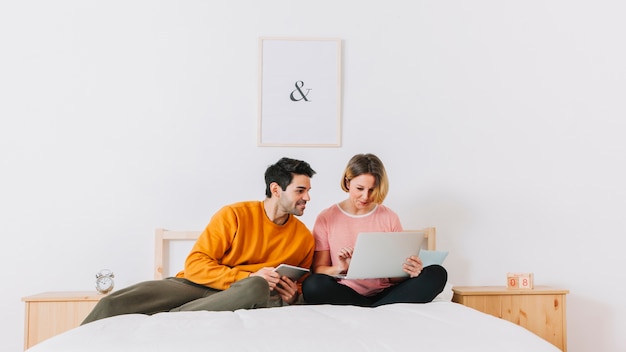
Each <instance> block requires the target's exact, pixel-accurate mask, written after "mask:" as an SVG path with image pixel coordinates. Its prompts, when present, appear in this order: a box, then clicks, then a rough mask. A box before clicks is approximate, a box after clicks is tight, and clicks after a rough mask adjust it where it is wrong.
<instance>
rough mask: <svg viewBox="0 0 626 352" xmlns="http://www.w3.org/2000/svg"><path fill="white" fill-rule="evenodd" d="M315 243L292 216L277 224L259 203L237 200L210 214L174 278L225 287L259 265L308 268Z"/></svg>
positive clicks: (261, 203)
mask: <svg viewBox="0 0 626 352" xmlns="http://www.w3.org/2000/svg"><path fill="white" fill-rule="evenodd" d="M314 248H315V240H314V239H313V236H312V235H311V231H309V229H308V228H307V227H306V226H305V225H304V224H303V223H302V222H301V221H300V220H298V219H296V218H295V216H293V215H290V216H289V219H288V220H287V222H286V223H285V224H284V225H277V224H275V223H273V222H272V221H270V220H269V219H268V218H267V216H266V215H265V210H264V208H263V202H261V201H249V202H241V203H235V204H232V205H228V206H225V207H223V208H222V209H220V210H219V211H218V212H217V213H216V214H215V215H214V216H213V218H212V219H211V221H210V222H209V224H208V225H207V227H206V229H205V230H204V232H202V234H201V235H200V237H199V238H198V240H197V241H196V243H195V244H194V246H193V248H192V249H191V252H190V253H189V255H188V256H187V260H186V261H185V269H184V270H183V271H181V272H179V273H178V274H177V275H176V277H183V278H185V279H187V280H190V281H193V282H195V283H197V284H201V285H206V286H208V287H211V288H215V289H218V290H225V289H227V288H229V287H230V285H231V284H232V283H234V282H235V281H238V280H241V279H245V278H246V277H248V276H249V275H250V274H251V273H253V272H256V271H257V270H259V269H261V268H263V267H276V266H278V265H279V264H281V263H285V264H290V265H296V266H300V267H304V268H310V267H311V264H312V261H313V250H314Z"/></svg>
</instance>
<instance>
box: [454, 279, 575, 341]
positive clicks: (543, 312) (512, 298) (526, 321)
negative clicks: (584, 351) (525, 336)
mask: <svg viewBox="0 0 626 352" xmlns="http://www.w3.org/2000/svg"><path fill="white" fill-rule="evenodd" d="M452 291H453V292H454V296H453V298H452V301H453V302H457V303H461V304H463V305H465V306H468V307H471V308H474V309H476V310H479V311H481V312H484V313H487V314H491V315H493V316H496V317H498V318H502V319H506V320H508V321H510V322H513V323H515V324H517V325H520V326H523V327H525V328H526V329H528V330H530V331H532V332H533V333H535V334H537V335H539V336H540V337H542V338H543V339H545V340H547V341H549V342H550V343H552V344H553V345H555V346H556V347H558V348H560V349H561V350H562V351H566V350H567V336H566V327H565V323H566V321H565V295H566V294H568V293H569V291H568V290H559V289H555V288H551V287H547V286H535V288H534V289H532V290H513V289H507V288H506V286H455V287H453V288H452Z"/></svg>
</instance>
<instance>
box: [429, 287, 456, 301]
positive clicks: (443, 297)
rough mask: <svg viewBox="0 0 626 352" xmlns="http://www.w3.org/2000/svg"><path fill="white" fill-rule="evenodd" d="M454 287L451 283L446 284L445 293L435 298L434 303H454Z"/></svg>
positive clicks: (442, 292)
mask: <svg viewBox="0 0 626 352" xmlns="http://www.w3.org/2000/svg"><path fill="white" fill-rule="evenodd" d="M452 286H454V285H452V284H451V283H449V282H446V286H444V288H443V291H441V293H440V294H438V295H437V297H435V298H434V299H433V300H432V302H452V296H454V292H453V291H452Z"/></svg>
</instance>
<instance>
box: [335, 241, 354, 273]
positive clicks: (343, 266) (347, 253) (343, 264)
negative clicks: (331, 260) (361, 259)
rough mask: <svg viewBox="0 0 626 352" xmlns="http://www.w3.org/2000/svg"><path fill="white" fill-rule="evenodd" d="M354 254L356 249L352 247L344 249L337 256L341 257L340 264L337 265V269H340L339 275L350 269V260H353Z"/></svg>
mask: <svg viewBox="0 0 626 352" xmlns="http://www.w3.org/2000/svg"><path fill="white" fill-rule="evenodd" d="M353 252H354V248H352V247H343V248H341V249H340V250H339V251H338V252H337V256H338V257H339V263H337V267H338V268H339V274H342V273H345V272H347V271H348V267H349V266H350V259H352V253H353Z"/></svg>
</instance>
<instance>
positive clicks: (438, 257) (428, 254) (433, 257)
mask: <svg viewBox="0 0 626 352" xmlns="http://www.w3.org/2000/svg"><path fill="white" fill-rule="evenodd" d="M447 256H448V251H429V250H426V249H422V250H420V253H419V257H420V259H422V263H423V264H424V267H427V266H429V265H433V264H439V265H441V264H443V261H444V260H445V259H446V257H447ZM453 295H454V292H452V284H451V283H449V282H446V286H444V288H443V291H441V293H440V294H438V295H437V297H435V298H434V299H433V300H432V302H451V301H452V296H453Z"/></svg>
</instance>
